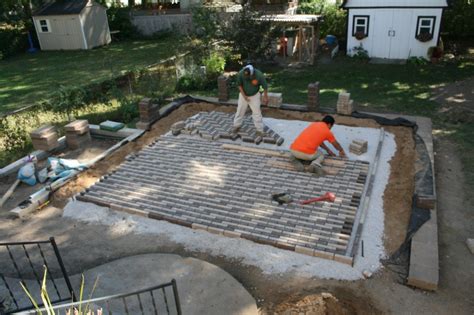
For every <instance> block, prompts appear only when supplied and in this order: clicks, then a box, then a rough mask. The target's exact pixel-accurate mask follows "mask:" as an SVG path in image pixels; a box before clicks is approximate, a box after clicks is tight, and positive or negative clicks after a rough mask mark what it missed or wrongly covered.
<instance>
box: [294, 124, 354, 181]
mask: <svg viewBox="0 0 474 315" xmlns="http://www.w3.org/2000/svg"><path fill="white" fill-rule="evenodd" d="M334 123H335V120H334V118H333V117H332V116H329V115H327V116H325V117H324V118H323V120H322V121H320V122H313V123H311V124H310V125H309V126H308V127H306V129H304V130H303V131H302V132H301V134H300V135H299V136H298V137H297V138H296V139H295V141H293V143H292V144H291V146H290V152H291V155H292V156H291V162H292V164H293V165H294V166H295V167H296V169H297V170H298V171H304V169H305V167H304V165H303V163H302V162H301V160H303V161H311V164H310V165H309V167H308V171H310V172H313V173H316V174H318V175H324V171H323V169H322V165H321V163H322V162H323V160H324V154H323V153H322V152H321V151H320V150H318V149H319V148H320V147H321V148H322V149H324V150H325V151H326V152H327V154H328V155H329V156H336V154H335V153H334V152H332V151H331V149H329V148H328V147H327V146H326V145H325V144H324V141H329V142H330V143H331V144H332V145H333V146H334V147H335V148H336V149H337V150H338V151H339V156H340V157H342V158H345V157H346V153H345V152H344V149H343V148H342V147H341V145H340V144H339V142H337V140H336V138H335V137H334V135H333V133H332V132H331V128H332V126H334Z"/></svg>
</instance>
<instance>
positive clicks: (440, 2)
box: [341, 0, 449, 9]
mask: <svg viewBox="0 0 474 315" xmlns="http://www.w3.org/2000/svg"><path fill="white" fill-rule="evenodd" d="M448 2H449V1H448V0H384V1H380V0H344V2H343V3H342V5H341V7H343V8H346V9H350V8H392V7H396V8H400V7H403V8H445V7H447V6H448V5H449V3H448Z"/></svg>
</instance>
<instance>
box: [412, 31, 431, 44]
mask: <svg viewBox="0 0 474 315" xmlns="http://www.w3.org/2000/svg"><path fill="white" fill-rule="evenodd" d="M416 39H418V40H419V41H420V42H422V43H426V42H429V41H430V40H432V39H433V34H431V33H420V34H418V35H416Z"/></svg>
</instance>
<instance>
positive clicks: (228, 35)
mask: <svg viewBox="0 0 474 315" xmlns="http://www.w3.org/2000/svg"><path fill="white" fill-rule="evenodd" d="M260 16H261V14H260V13H258V12H255V11H252V10H251V9H250V7H249V6H247V5H246V6H244V7H243V9H242V10H241V11H240V12H239V13H236V14H235V15H234V16H233V17H232V18H230V19H229V20H228V21H227V22H226V23H224V24H223V25H222V39H223V40H225V41H226V42H227V43H228V44H229V47H230V48H231V49H232V50H233V51H234V52H235V53H239V54H240V55H241V58H242V60H256V59H258V58H262V57H264V56H265V54H266V53H267V52H268V51H269V49H270V47H271V45H272V43H273V42H274V41H275V39H276V38H277V37H278V35H279V34H280V33H281V30H280V29H279V28H277V27H276V26H275V24H272V23H271V22H270V21H268V20H262V19H259V17H260Z"/></svg>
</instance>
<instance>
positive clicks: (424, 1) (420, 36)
mask: <svg viewBox="0 0 474 315" xmlns="http://www.w3.org/2000/svg"><path fill="white" fill-rule="evenodd" d="M447 7H448V1H447V0H384V1H380V0H344V2H343V4H342V8H344V9H346V10H347V11H348V12H347V13H348V14H347V53H348V55H353V54H354V47H360V46H361V45H362V47H363V48H364V49H365V50H367V51H368V53H369V56H370V57H371V58H383V59H407V58H410V57H424V58H427V52H428V49H429V48H430V47H432V46H437V45H438V44H439V38H440V37H439V33H440V26H441V17H442V15H443V11H444V9H445V8H447Z"/></svg>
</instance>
